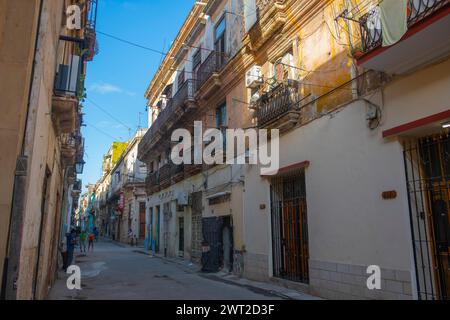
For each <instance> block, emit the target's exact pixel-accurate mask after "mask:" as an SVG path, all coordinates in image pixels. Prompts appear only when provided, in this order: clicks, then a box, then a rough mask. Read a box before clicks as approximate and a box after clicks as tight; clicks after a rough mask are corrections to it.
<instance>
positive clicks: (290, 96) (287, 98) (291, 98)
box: [255, 81, 301, 131]
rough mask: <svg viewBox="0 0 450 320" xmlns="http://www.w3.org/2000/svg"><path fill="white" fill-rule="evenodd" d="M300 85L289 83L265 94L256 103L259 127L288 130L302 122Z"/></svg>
mask: <svg viewBox="0 0 450 320" xmlns="http://www.w3.org/2000/svg"><path fill="white" fill-rule="evenodd" d="M300 101H301V95H300V93H299V89H298V83H297V82H294V81H288V82H286V83H282V84H279V85H278V86H276V87H275V88H273V89H272V90H270V91H269V92H267V93H265V94H264V95H262V96H261V98H259V99H258V101H257V102H256V105H255V108H256V116H257V118H258V127H260V128H277V129H280V131H283V130H285V129H286V130H287V129H289V128H290V127H292V126H294V125H295V124H297V123H298V122H299V121H300V111H299V108H300V106H299V102H300Z"/></svg>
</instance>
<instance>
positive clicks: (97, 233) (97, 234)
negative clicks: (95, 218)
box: [94, 227, 99, 242]
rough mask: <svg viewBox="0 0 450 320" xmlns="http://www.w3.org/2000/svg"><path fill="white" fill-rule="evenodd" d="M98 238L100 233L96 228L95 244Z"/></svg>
mask: <svg viewBox="0 0 450 320" xmlns="http://www.w3.org/2000/svg"><path fill="white" fill-rule="evenodd" d="M98 236H99V232H98V229H97V227H95V228H94V238H95V242H98Z"/></svg>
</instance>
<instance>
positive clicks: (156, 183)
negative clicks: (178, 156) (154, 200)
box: [145, 162, 203, 195]
mask: <svg viewBox="0 0 450 320" xmlns="http://www.w3.org/2000/svg"><path fill="white" fill-rule="evenodd" d="M202 168H203V166H202V165H186V164H181V165H175V164H173V163H172V162H170V163H168V164H165V165H164V166H162V167H161V168H160V169H159V170H158V171H156V172H152V173H150V174H148V176H147V178H146V179H145V185H146V190H147V194H148V195H151V194H153V193H156V192H159V191H161V190H163V189H166V188H168V187H170V186H171V185H174V184H176V183H178V182H180V181H183V180H184V179H187V178H189V177H191V176H193V175H196V174H198V173H200V172H202Z"/></svg>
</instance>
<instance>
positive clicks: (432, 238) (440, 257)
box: [404, 133, 450, 300]
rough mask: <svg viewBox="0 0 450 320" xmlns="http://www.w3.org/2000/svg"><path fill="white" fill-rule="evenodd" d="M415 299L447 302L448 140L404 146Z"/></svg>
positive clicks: (449, 292)
mask: <svg viewBox="0 0 450 320" xmlns="http://www.w3.org/2000/svg"><path fill="white" fill-rule="evenodd" d="M404 161H405V170H406V179H407V191H408V199H409V213H410V226H411V233H412V244H413V250H414V263H415V269H416V284H417V288H418V298H419V299H421V300H435V299H443V300H448V299H449V298H450V215H449V208H450V136H449V135H448V134H446V133H445V134H444V133H443V134H440V135H434V136H429V137H424V138H420V139H417V140H414V141H408V142H405V143H404Z"/></svg>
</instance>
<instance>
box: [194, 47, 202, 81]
mask: <svg viewBox="0 0 450 320" xmlns="http://www.w3.org/2000/svg"><path fill="white" fill-rule="evenodd" d="M201 63H202V48H199V49H198V50H197V51H196V52H195V54H194V56H193V57H192V74H193V75H194V77H196V78H197V79H199V77H198V75H197V73H198V69H199V68H200V64H201Z"/></svg>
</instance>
